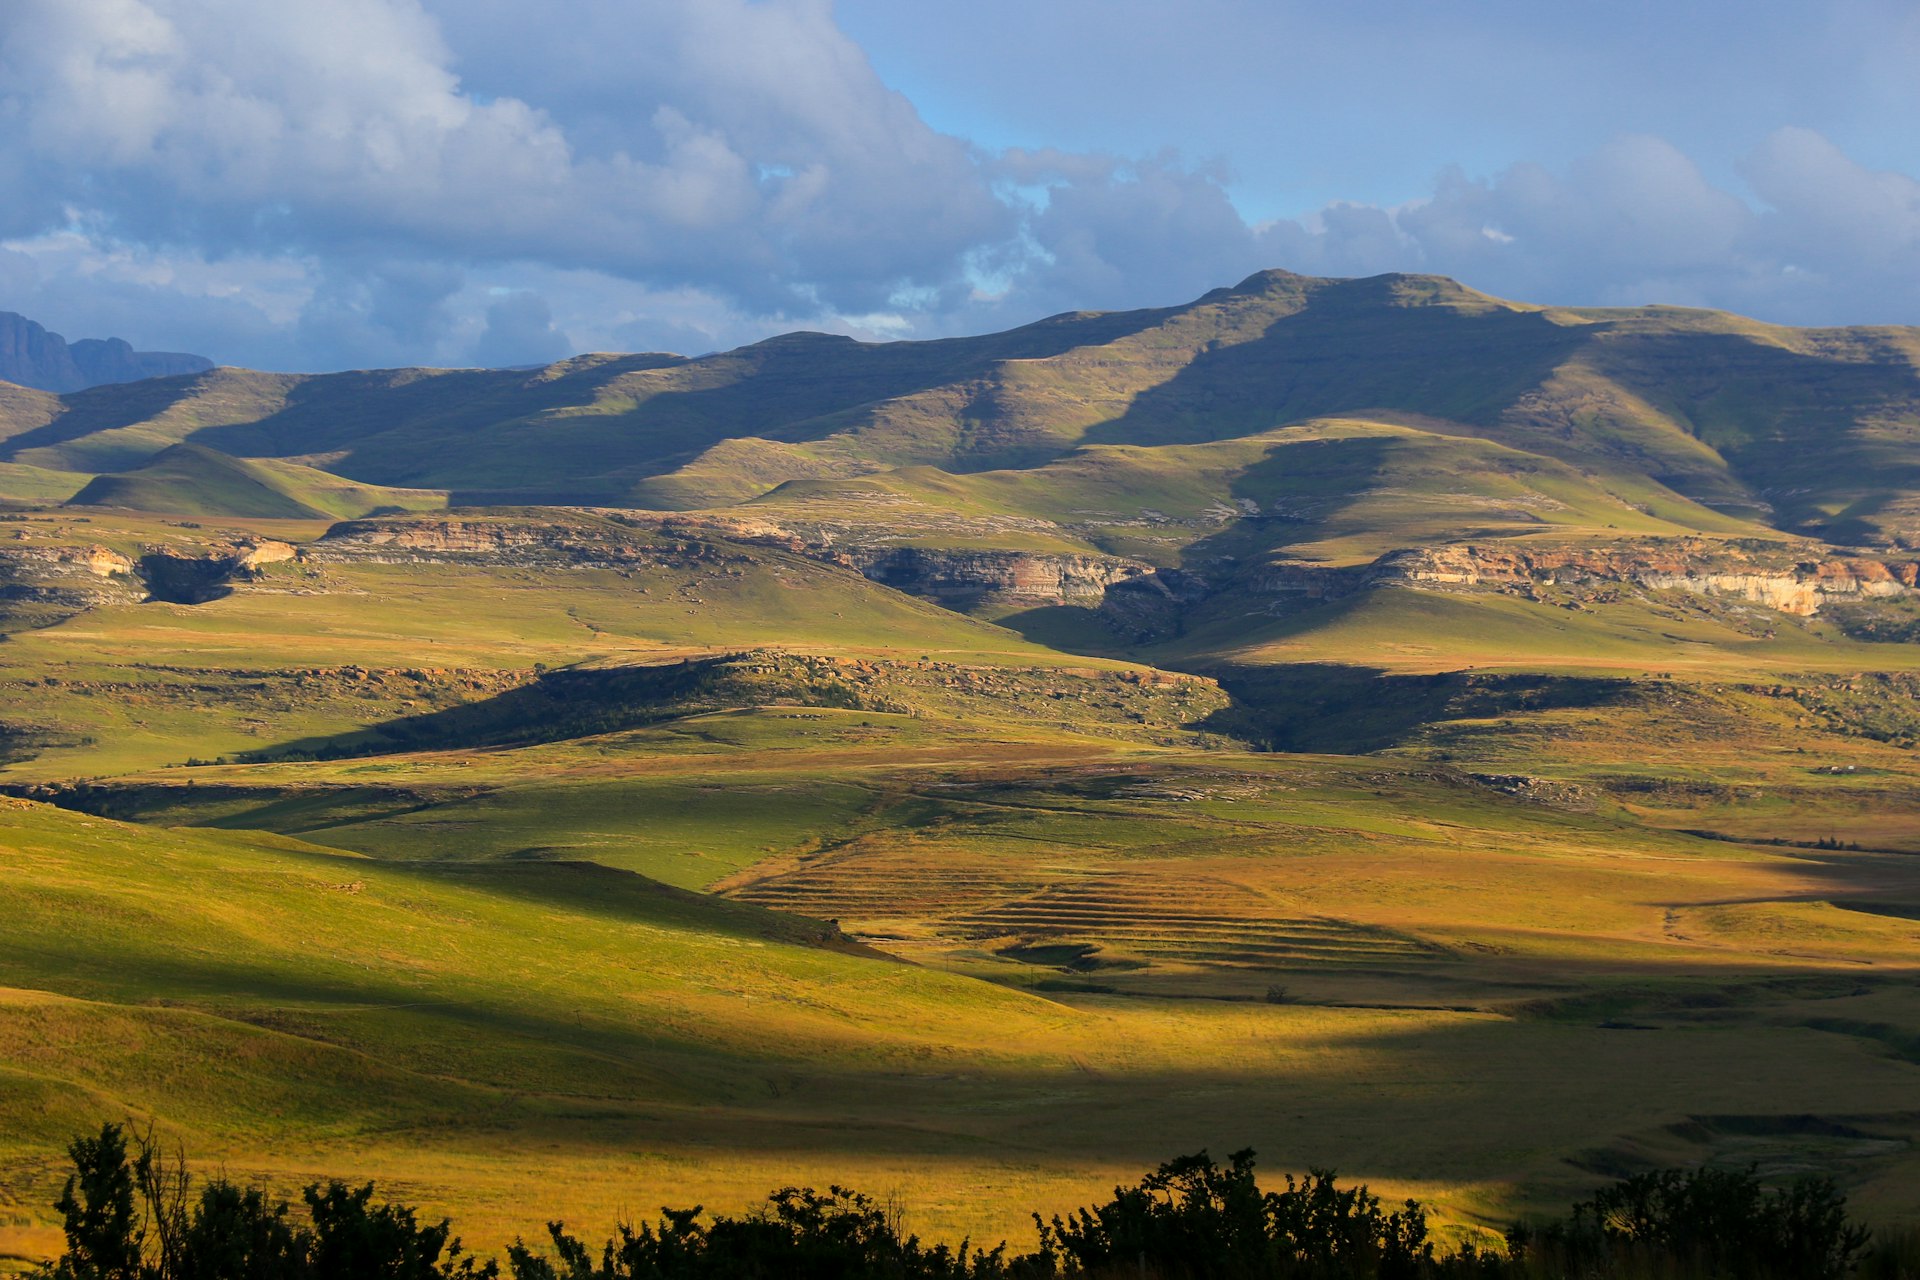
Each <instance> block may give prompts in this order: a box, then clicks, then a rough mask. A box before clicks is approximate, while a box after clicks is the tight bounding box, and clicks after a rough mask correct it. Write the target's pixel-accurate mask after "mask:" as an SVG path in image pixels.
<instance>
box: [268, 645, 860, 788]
mask: <svg viewBox="0 0 1920 1280" xmlns="http://www.w3.org/2000/svg"><path fill="white" fill-rule="evenodd" d="M774 702H780V703H785V704H789V705H794V706H808V707H839V708H847V709H853V710H862V709H880V708H868V707H866V706H865V704H864V702H863V699H862V696H861V694H860V693H859V691H858V690H856V689H854V688H853V687H852V686H850V685H848V684H846V683H845V682H844V681H842V680H840V679H838V678H837V677H836V676H835V675H833V674H832V672H831V671H830V670H828V669H827V668H825V667H823V666H820V665H819V664H816V663H814V662H812V661H811V660H809V659H807V658H804V657H792V656H774V655H766V656H763V657H760V658H757V659H755V658H750V657H749V656H748V655H743V654H727V655H722V656H719V657H712V658H688V659H683V660H681V661H679V662H673V663H661V664H657V665H653V666H631V667H588V668H576V669H569V670H563V671H548V672H544V673H542V674H541V675H539V676H537V677H536V678H535V679H534V680H532V681H530V682H529V683H527V684H523V685H521V686H519V687H518V688H514V689H509V690H507V691H506V692H505V693H500V694H495V695H493V696H492V697H488V698H482V699H480V700H478V701H476V702H468V703H464V704H462V705H460V706H457V707H449V708H446V709H444V710H440V711H430V712H424V713H422V714H420V715H414V716H406V717H403V718H401V719H398V720H389V721H387V722H385V723H383V724H378V725H375V726H373V727H372V728H370V729H364V730H357V731H354V732H352V733H343V734H333V735H329V736H326V737H319V738H304V739H299V740H296V741H293V742H288V743H283V744H280V745H278V746H274V747H267V748H263V749H262V750H260V751H257V752H253V753H250V754H248V755H247V756H245V757H243V760H244V761H245V762H247V763H259V762H263V761H271V760H296V759H317V760H337V759H345V758H348V757H353V756H370V755H387V754H392V753H394V752H400V751H440V750H449V749H453V748H463V747H464V748H482V747H504V746H529V745H533V744H536V743H542V742H560V741H564V740H566V739H570V738H585V737H592V736H594V735H597V734H605V733H619V732H622V731H624V730H628V729H638V728H643V727H645V726H647V725H651V724H658V723H660V722H662V721H665V720H672V719H677V718H679V717H682V716H688V715H698V714H704V713H707V712H712V711H718V710H724V709H727V708H732V707H740V706H760V705H766V704H769V703H774Z"/></svg>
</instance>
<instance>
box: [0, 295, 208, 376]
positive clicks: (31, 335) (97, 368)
mask: <svg viewBox="0 0 1920 1280" xmlns="http://www.w3.org/2000/svg"><path fill="white" fill-rule="evenodd" d="M211 368H213V361H211V360H209V359H207V358H206V357H205V356H194V355H186V354H184V353H180V352H173V351H135V350H134V349H133V347H132V346H131V345H130V344H128V343H127V342H125V341H123V340H122V339H120V338H83V339H82V340H80V341H79V342H75V343H72V344H69V343H68V342H67V340H66V339H65V338H62V337H61V336H60V335H59V334H57V333H51V332H49V331H47V330H46V329H44V328H42V327H41V326H39V325H38V324H35V323H34V322H33V321H31V320H29V319H27V318H26V317H25V316H23V315H17V314H15V313H14V312H11V311H0V380H4V381H7V382H13V383H17V384H19V385H20V386H23V387H36V388H38V389H39V390H41V391H53V392H58V393H65V392H69V391H84V390H85V389H86V388H88V387H98V386H104V385H106V384H108V383H115V382H138V381H139V380H140V379H142V378H164V377H170V376H172V375H174V374H179V373H204V372H206V371H207V370H208V369H211Z"/></svg>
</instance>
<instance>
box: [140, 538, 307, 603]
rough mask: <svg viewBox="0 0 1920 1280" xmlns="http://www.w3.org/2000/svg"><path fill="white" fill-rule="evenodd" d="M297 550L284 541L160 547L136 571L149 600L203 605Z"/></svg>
mask: <svg viewBox="0 0 1920 1280" xmlns="http://www.w3.org/2000/svg"><path fill="white" fill-rule="evenodd" d="M298 554H299V552H298V550H297V549H296V548H295V547H294V546H293V545H292V544H291V543H286V542H277V541H274V540H272V539H262V540H260V541H257V542H229V543H220V544H217V545H215V546H213V547H210V548H208V549H207V550H205V551H200V552H193V551H183V550H180V549H177V548H173V547H161V548H156V549H153V550H150V551H148V552H147V553H146V554H145V555H143V556H141V557H140V564H139V568H138V572H139V575H140V578H141V580H142V581H143V582H145V583H146V586H147V596H148V598H149V599H152V600H165V601H168V602H170V603H173V604H205V603H206V602H207V601H209V600H218V599H219V598H220V597H222V596H224V595H229V594H231V593H232V590H233V587H232V585H231V584H232V583H234V582H235V581H245V580H247V579H249V578H251V577H252V576H253V575H254V574H255V573H256V572H257V571H258V570H259V569H260V568H261V566H263V565H269V564H277V563H279V562H281V561H283V560H291V559H293V558H294V557H295V556H296V555H298Z"/></svg>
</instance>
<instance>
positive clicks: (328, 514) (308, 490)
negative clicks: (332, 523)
mask: <svg viewBox="0 0 1920 1280" xmlns="http://www.w3.org/2000/svg"><path fill="white" fill-rule="evenodd" d="M70 502H71V505H73V506H77V507H114V508H122V509H126V510H131V511H159V512H166V513H168V514H170V515H188V516H216V517H217V516H238V517H242V518H247V517H251V518H255V519H268V520H319V519H328V518H336V519H337V518H341V517H347V516H364V515H367V514H369V513H372V512H376V511H379V512H387V511H429V510H433V509H434V508H436V507H444V506H446V504H447V496H446V494H444V493H431V492H427V491H424V490H414V489H388V488H382V487H380V486H378V485H366V484H357V483H355V482H353V481H351V480H343V479H341V478H340V477H339V476H335V475H329V474H328V473H327V472H325V471H318V470H315V469H314V468H312V467H303V466H298V465H296V464H294V463H291V462H282V461H279V460H277V459H261V460H249V459H244V458H230V457H228V456H226V455H225V454H222V453H216V452H215V451H214V450H212V449H205V448H201V447H200V446H198V445H193V444H177V445H174V446H173V447H171V448H169V449H164V450H162V451H161V452H159V453H157V454H155V455H154V456H153V457H152V458H150V459H148V460H147V461H146V462H144V463H142V464H141V465H140V466H139V467H137V468H135V469H134V470H132V471H126V472H121V473H119V474H115V475H102V476H95V477H94V478H93V479H92V480H91V481H89V482H88V483H87V485H86V487H84V488H82V489H81V490H80V491H79V492H78V493H76V494H74V495H73V497H72V498H71V499H70Z"/></svg>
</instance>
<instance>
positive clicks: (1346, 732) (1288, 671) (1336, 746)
mask: <svg viewBox="0 0 1920 1280" xmlns="http://www.w3.org/2000/svg"><path fill="white" fill-rule="evenodd" d="M1208 674H1209V675H1211V676H1213V677H1214V679H1216V680H1218V681H1219V683H1220V687H1221V688H1222V689H1224V690H1226V691H1227V693H1228V694H1229V695H1230V696H1231V697H1232V698H1233V705H1232V706H1230V707H1228V708H1227V709H1225V710H1223V711H1218V712H1215V713H1214V714H1213V715H1211V716H1209V717H1208V718H1207V719H1206V720H1204V721H1202V722H1201V724H1200V725H1199V726H1198V727H1200V728H1202V729H1206V730H1209V731H1212V732H1215V733H1223V734H1227V735H1229V736H1232V737H1236V738H1240V739H1243V740H1246V741H1251V742H1254V743H1257V744H1259V746H1260V747H1262V748H1263V749H1265V750H1268V751H1299V752H1312V753H1325V754H1334V755H1364V754H1366V753H1368V752H1373V751H1380V750H1384V749H1386V748H1389V747H1395V746H1400V745H1403V744H1404V743H1406V742H1407V741H1408V740H1409V739H1410V738H1412V737H1413V736H1415V735H1416V734H1418V733H1419V732H1420V731H1421V730H1423V729H1425V728H1428V727H1429V726H1433V725H1438V724H1443V723H1446V722H1449V721H1456V720H1493V719H1498V718H1501V717H1504V716H1511V715H1516V714H1522V713H1526V712H1536V711H1552V710H1560V709H1567V708H1575V709H1583V710H1584V709H1591V708H1601V707H1613V706H1621V705H1624V704H1626V703H1627V702H1629V701H1631V700H1633V699H1634V698H1635V697H1636V696H1637V686H1636V683H1635V682H1634V681H1632V680H1623V679H1610V678H1604V677H1592V676H1557V675H1538V674H1529V673H1495V672H1474V671H1444V672H1439V673H1437V674H1433V675H1394V674H1389V673H1388V672H1386V671H1385V670H1383V669H1380V668H1377V667H1360V666H1341V665H1337V664H1334V663H1320V662H1310V663H1292V664H1288V665H1283V666H1270V667H1225V668H1216V669H1213V670H1211V671H1209V672H1208Z"/></svg>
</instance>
